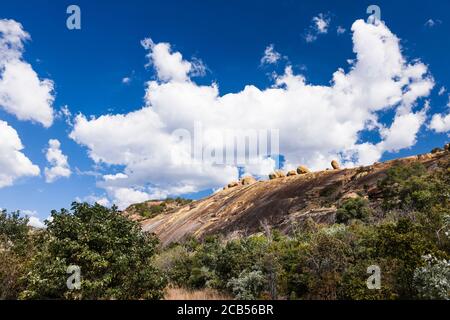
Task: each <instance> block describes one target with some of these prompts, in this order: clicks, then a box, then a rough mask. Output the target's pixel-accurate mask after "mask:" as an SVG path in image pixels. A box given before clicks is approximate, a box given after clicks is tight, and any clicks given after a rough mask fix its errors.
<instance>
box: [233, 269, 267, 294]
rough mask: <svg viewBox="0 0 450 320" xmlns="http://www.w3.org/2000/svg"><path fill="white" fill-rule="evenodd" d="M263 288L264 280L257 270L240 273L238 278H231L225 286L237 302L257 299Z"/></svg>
mask: <svg viewBox="0 0 450 320" xmlns="http://www.w3.org/2000/svg"><path fill="white" fill-rule="evenodd" d="M265 286H266V279H265V277H264V275H263V273H262V272H261V271H259V270H256V271H250V272H248V271H242V272H241V274H240V275H239V277H238V278H232V279H231V280H230V281H228V284H227V287H229V288H230V289H231V291H232V292H233V295H234V296H235V297H236V299H238V300H256V299H258V298H259V297H260V296H261V293H262V292H263V290H264V288H265Z"/></svg>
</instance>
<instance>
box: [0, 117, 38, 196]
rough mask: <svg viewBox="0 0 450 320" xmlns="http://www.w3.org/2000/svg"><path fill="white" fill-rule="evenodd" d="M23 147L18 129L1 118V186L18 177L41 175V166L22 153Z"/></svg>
mask: <svg viewBox="0 0 450 320" xmlns="http://www.w3.org/2000/svg"><path fill="white" fill-rule="evenodd" d="M23 148H24V147H23V145H22V141H21V140H20V138H19V135H18V134H17V131H16V130H14V128H12V127H11V126H9V125H8V123H6V122H5V121H2V120H0V188H3V187H7V186H11V185H12V184H13V183H14V181H15V180H16V179H18V178H21V177H27V176H31V177H32V176H38V175H39V172H40V170H39V167H38V166H36V165H34V164H33V163H32V162H31V161H30V159H28V158H27V157H26V156H25V155H24V154H23V153H22V150H23Z"/></svg>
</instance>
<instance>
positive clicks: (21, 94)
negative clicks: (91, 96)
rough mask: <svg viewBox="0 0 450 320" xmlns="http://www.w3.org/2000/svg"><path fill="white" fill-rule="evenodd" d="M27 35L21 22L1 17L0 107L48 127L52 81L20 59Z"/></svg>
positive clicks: (51, 113) (50, 112)
mask: <svg viewBox="0 0 450 320" xmlns="http://www.w3.org/2000/svg"><path fill="white" fill-rule="evenodd" d="M29 39H30V35H29V34H28V33H27V32H25V31H24V30H23V28H22V25H21V24H20V23H18V22H16V21H14V20H0V107H2V108H3V109H4V110H6V111H7V112H8V113H11V114H13V115H15V116H16V117H17V118H18V119H19V120H31V121H34V122H38V123H40V124H42V125H43V126H44V127H50V126H51V125H52V123H53V108H52V103H53V101H54V96H53V82H52V81H51V80H49V79H43V80H41V79H39V77H38V75H37V74H36V72H35V71H34V70H33V68H32V67H31V65H30V64H29V63H27V62H25V61H23V59H22V54H23V50H24V42H25V41H26V40H29ZM25 88H26V89H25Z"/></svg>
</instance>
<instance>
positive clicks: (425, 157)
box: [418, 153, 433, 160]
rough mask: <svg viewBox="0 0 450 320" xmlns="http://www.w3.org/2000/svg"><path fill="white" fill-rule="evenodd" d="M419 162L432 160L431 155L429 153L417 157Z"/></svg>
mask: <svg viewBox="0 0 450 320" xmlns="http://www.w3.org/2000/svg"><path fill="white" fill-rule="evenodd" d="M418 159H419V160H430V159H433V155H432V154H431V153H425V154H420V155H419V156H418Z"/></svg>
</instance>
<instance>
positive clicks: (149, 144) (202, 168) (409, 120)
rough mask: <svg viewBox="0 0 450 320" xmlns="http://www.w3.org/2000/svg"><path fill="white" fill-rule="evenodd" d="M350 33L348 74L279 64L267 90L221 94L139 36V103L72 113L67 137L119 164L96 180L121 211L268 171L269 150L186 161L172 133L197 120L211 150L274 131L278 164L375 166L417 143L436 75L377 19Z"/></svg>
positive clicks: (162, 46)
mask: <svg viewBox="0 0 450 320" xmlns="http://www.w3.org/2000/svg"><path fill="white" fill-rule="evenodd" d="M322 18H323V17H322ZM317 30H319V31H321V32H326V30H327V26H325V25H323V24H320V25H317ZM351 30H352V32H353V51H354V53H355V55H356V58H355V59H353V62H352V63H351V64H350V66H349V68H348V69H349V70H348V71H347V72H346V71H344V69H338V70H337V71H336V72H335V73H334V74H333V75H332V77H331V81H330V84H329V85H314V84H310V83H308V82H307V80H306V78H305V77H304V76H303V75H301V74H294V72H293V70H292V68H291V67H289V66H287V67H286V69H285V72H284V74H281V75H278V76H276V78H275V81H274V84H273V86H272V87H270V88H266V89H259V88H257V87H255V86H253V85H247V86H246V87H245V88H244V89H243V90H242V91H240V92H237V93H230V94H226V95H220V93H219V87H218V85H217V84H216V83H212V84H211V85H198V84H196V83H195V82H193V81H192V80H191V77H190V72H191V71H192V63H191V62H189V61H187V60H185V59H183V57H182V55H181V53H179V52H172V50H171V46H170V44H167V43H158V44H155V43H154V42H153V41H151V40H149V39H147V40H144V41H143V45H144V47H145V48H146V49H147V50H148V55H147V57H148V58H149V65H152V66H153V67H154V69H155V72H156V75H157V79H156V80H153V81H149V82H148V83H147V86H146V94H145V105H144V106H143V107H142V108H141V109H139V110H136V111H134V112H130V113H127V114H115V115H110V114H108V115H103V116H100V117H98V118H88V117H86V116H84V115H81V114H80V115H78V116H77V117H76V119H75V122H74V127H73V131H72V132H71V134H70V137H71V138H72V139H73V140H75V141H76V142H77V143H79V144H80V145H83V146H85V147H86V148H87V149H88V154H89V156H90V157H91V159H92V160H93V161H95V162H96V163H97V164H105V165H107V166H117V168H123V170H122V171H123V172H121V173H120V174H119V175H117V174H116V175H115V176H112V175H107V176H105V178H104V179H103V180H102V181H101V182H99V184H98V185H99V186H100V187H102V188H104V189H105V190H106V191H107V193H108V195H109V197H110V198H111V200H112V202H115V203H117V204H118V205H119V207H121V208H124V207H126V206H127V205H128V204H130V203H133V202H139V201H143V200H147V199H150V198H160V197H164V196H167V195H179V194H186V193H192V192H197V191H201V190H206V189H213V188H218V187H220V186H223V185H225V184H226V183H228V182H229V181H231V180H235V179H237V178H238V176H239V173H240V172H241V173H242V172H245V173H248V174H253V175H262V174H266V173H267V172H269V171H270V170H272V169H273V168H274V165H275V161H274V160H273V157H270V156H274V155H273V154H267V155H264V156H258V157H255V158H253V159H248V161H247V163H246V164H244V165H238V164H236V165H233V164H222V165H219V164H217V163H215V162H214V161H210V160H209V159H208V160H206V161H184V160H192V158H191V156H192V155H191V150H192V144H191V140H189V139H188V140H183V139H181V140H180V139H179V137H178V136H177V135H174V134H173V132H174V131H175V132H176V130H179V129H180V128H181V129H186V130H187V131H188V132H190V133H192V134H193V132H194V128H195V123H201V125H202V128H203V134H201V138H202V140H203V142H204V145H206V146H207V147H208V148H209V147H211V146H213V147H214V148H213V149H215V150H219V149H221V148H225V142H224V141H223V139H222V138H221V137H220V136H217V135H215V134H212V132H217V131H226V130H242V129H246V130H272V129H276V130H279V148H280V153H281V154H282V155H283V156H284V157H285V165H284V166H285V168H290V167H295V166H296V165H298V164H306V165H308V166H309V167H311V168H313V169H323V168H325V167H327V166H328V165H329V162H330V161H331V160H332V159H334V158H338V159H340V161H341V162H343V163H344V165H347V166H353V165H360V164H369V163H373V162H374V161H377V160H379V159H380V157H381V156H382V154H383V153H384V152H386V151H397V150H400V149H403V148H408V147H411V146H412V145H413V144H414V143H415V141H416V136H417V133H418V131H419V130H420V128H421V127H422V125H423V122H424V121H425V118H426V111H427V107H426V106H422V107H421V106H420V104H419V102H420V101H419V99H421V98H423V97H427V96H428V95H429V93H430V91H431V89H432V88H433V86H434V81H433V79H432V77H431V76H430V75H429V74H428V69H427V66H426V65H425V64H423V63H422V62H420V61H418V60H413V61H410V62H408V61H407V60H406V59H405V58H404V57H403V55H402V50H401V47H400V43H399V39H398V38H397V37H396V36H395V35H394V34H393V33H391V31H390V30H389V29H388V28H387V27H386V26H385V25H384V24H383V23H381V22H380V23H378V24H376V25H373V24H367V23H366V22H364V21H363V20H357V21H355V23H354V24H353V26H352V28H351ZM388 110H390V111H392V112H393V114H394V116H393V118H392V119H391V121H390V123H380V121H379V115H380V113H386V111H388ZM118 128H120V130H119V129H118ZM369 131H371V132H372V133H373V134H375V135H378V136H379V141H378V142H369V141H364V140H363V138H362V137H363V133H365V132H369ZM208 150H209V149H208ZM112 177H114V178H112Z"/></svg>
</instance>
